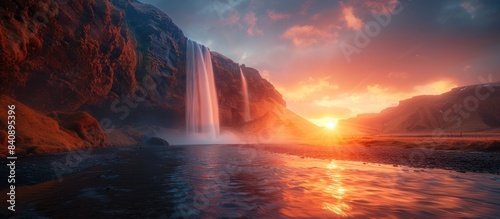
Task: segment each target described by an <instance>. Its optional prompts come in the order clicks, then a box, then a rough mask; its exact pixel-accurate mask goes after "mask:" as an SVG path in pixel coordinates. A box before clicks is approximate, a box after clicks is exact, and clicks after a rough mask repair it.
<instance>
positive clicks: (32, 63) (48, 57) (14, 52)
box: [0, 0, 285, 126]
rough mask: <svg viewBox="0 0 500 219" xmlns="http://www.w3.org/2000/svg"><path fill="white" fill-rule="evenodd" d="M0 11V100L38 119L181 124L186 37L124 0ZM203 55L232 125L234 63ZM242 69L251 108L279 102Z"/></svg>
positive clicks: (5, 5)
mask: <svg viewBox="0 0 500 219" xmlns="http://www.w3.org/2000/svg"><path fill="white" fill-rule="evenodd" d="M0 10H1V14H2V17H1V20H0V33H1V35H0V66H1V68H0V91H1V93H2V94H6V95H8V96H10V97H12V98H14V99H16V100H18V101H20V102H22V103H25V104H26V105H28V106H30V107H32V108H34V109H36V110H39V111H42V112H44V113H49V112H51V111H65V112H72V111H75V110H84V111H87V112H90V113H91V114H92V115H94V116H95V117H96V118H98V120H101V119H110V120H111V121H112V123H113V124H117V125H121V124H131V123H134V124H136V123H141V122H145V123H158V125H160V124H161V125H171V126H179V125H183V124H184V118H185V115H184V114H185V112H184V111H185V110H184V109H185V90H186V88H185V84H186V74H185V66H186V54H185V50H186V49H185V47H186V45H185V42H186V37H185V36H184V34H183V33H182V31H181V30H180V29H179V28H178V27H177V26H176V25H175V24H174V23H173V22H172V20H171V19H170V18H169V17H168V16H167V15H166V14H164V13H163V12H161V11H160V10H158V9H156V8H154V7H153V6H150V5H146V4H142V3H139V2H137V1H134V0H112V1H85V0H76V1H64V3H59V1H47V2H43V1H35V0H8V1H2V2H1V3H0ZM212 57H213V58H212V59H213V64H214V65H213V66H214V72H215V80H216V86H217V89H218V98H219V106H220V109H221V117H222V121H221V123H222V125H223V126H235V125H237V124H240V123H241V122H242V119H241V112H242V110H243V109H241V107H240V106H241V105H242V104H241V101H242V95H241V90H240V87H241V86H240V84H241V78H240V75H239V68H238V64H236V63H234V62H233V61H232V60H230V59H228V58H226V57H224V56H222V55H220V54H218V53H215V52H213V56H212ZM243 71H244V73H245V75H246V76H247V80H248V84H249V89H250V97H251V101H252V102H254V103H257V102H258V101H259V100H262V99H273V100H274V101H275V102H276V103H278V104H279V105H282V106H284V105H285V102H284V100H283V99H282V97H281V94H279V93H278V92H277V91H276V90H275V89H274V87H273V86H272V85H271V84H270V83H269V82H267V81H266V80H265V79H263V78H262V77H261V76H260V74H259V73H258V72H257V71H256V70H255V69H251V68H247V67H243ZM254 107H257V106H255V104H254Z"/></svg>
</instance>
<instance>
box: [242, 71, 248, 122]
mask: <svg viewBox="0 0 500 219" xmlns="http://www.w3.org/2000/svg"><path fill="white" fill-rule="evenodd" d="M240 75H241V93H242V95H243V101H244V106H243V107H244V114H243V120H244V121H245V122H248V121H250V101H249V99H248V84H247V79H246V78H245V75H244V74H243V71H242V70H241V67H240Z"/></svg>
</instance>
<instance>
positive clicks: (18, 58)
mask: <svg viewBox="0 0 500 219" xmlns="http://www.w3.org/2000/svg"><path fill="white" fill-rule="evenodd" d="M58 2H59V1H35V0H11V1H2V2H1V3H0V11H1V15H2V17H1V20H0V66H1V68H0V91H1V93H3V94H7V95H8V96H10V97H13V98H15V99H17V100H19V101H21V102H23V103H26V104H27V105H29V106H31V107H33V108H35V109H37V110H40V111H42V112H50V111H53V110H61V111H74V110H77V109H78V108H80V107H81V106H82V105H85V104H88V105H91V104H96V103H99V102H100V101H101V100H102V99H104V98H106V97H107V96H108V95H109V93H110V92H111V91H113V92H117V93H129V92H130V90H131V89H133V88H134V87H135V86H136V81H135V68H136V60H137V58H136V52H135V44H136V43H135V39H134V38H133V37H131V35H130V32H129V30H128V28H127V27H126V23H125V22H124V19H123V18H124V13H123V12H122V11H121V10H119V9H117V8H116V7H114V6H113V5H112V4H111V3H109V2H108V1H85V0H76V1H67V3H58Z"/></svg>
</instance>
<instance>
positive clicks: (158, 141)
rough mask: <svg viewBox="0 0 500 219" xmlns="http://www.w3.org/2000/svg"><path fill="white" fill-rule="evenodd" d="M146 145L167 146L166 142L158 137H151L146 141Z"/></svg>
mask: <svg viewBox="0 0 500 219" xmlns="http://www.w3.org/2000/svg"><path fill="white" fill-rule="evenodd" d="M146 144H148V145H160V146H168V145H169V144H168V141H165V140H164V139H162V138H158V137H151V138H149V139H148V140H147V141H146Z"/></svg>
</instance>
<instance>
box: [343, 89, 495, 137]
mask: <svg viewBox="0 0 500 219" xmlns="http://www.w3.org/2000/svg"><path fill="white" fill-rule="evenodd" d="M338 126H339V127H340V128H341V129H342V130H344V131H345V132H346V133H347V132H349V133H353V134H406V133H431V132H434V131H445V132H498V131H500V82H494V83H488V84H477V85H470V86H464V87H457V88H454V89H452V90H450V91H448V92H446V93H443V94H441V95H422V96H415V97H412V98H410V99H406V100H402V101H400V102H399V105H398V106H395V107H389V108H386V109H384V110H382V111H381V112H380V113H373V114H361V115H358V116H356V117H354V118H349V119H345V120H341V121H339V125H338Z"/></svg>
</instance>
